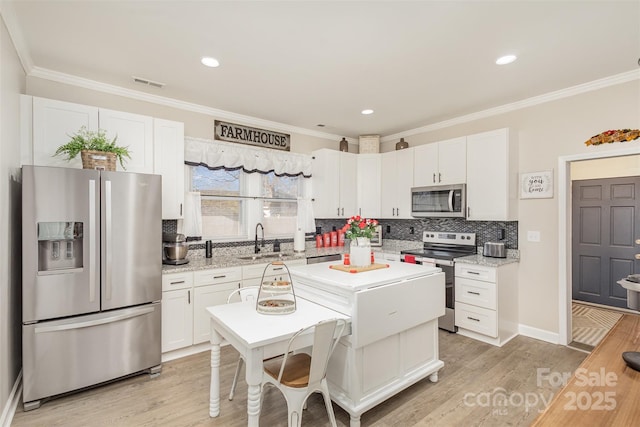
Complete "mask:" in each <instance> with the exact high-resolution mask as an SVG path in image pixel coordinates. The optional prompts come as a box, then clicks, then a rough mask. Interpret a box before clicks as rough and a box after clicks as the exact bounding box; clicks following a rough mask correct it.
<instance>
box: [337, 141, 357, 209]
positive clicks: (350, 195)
mask: <svg viewBox="0 0 640 427" xmlns="http://www.w3.org/2000/svg"><path fill="white" fill-rule="evenodd" d="M339 153H340V180H339V182H338V192H339V194H340V215H338V217H339V218H349V217H350V216H353V215H356V214H357V209H358V206H357V205H358V200H357V191H358V188H357V181H358V173H357V172H358V159H357V155H355V154H353V153H343V152H339Z"/></svg>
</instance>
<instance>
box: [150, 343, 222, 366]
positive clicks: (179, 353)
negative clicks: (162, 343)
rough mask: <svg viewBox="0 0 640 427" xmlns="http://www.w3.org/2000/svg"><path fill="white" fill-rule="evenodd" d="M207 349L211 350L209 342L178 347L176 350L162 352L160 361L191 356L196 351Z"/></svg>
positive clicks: (200, 351) (164, 361)
mask: <svg viewBox="0 0 640 427" xmlns="http://www.w3.org/2000/svg"><path fill="white" fill-rule="evenodd" d="M207 350H211V343H209V342H203V343H201V344H196V345H191V346H189V347H185V348H179V349H178V350H173V351H168V352H166V353H162V363H166V362H169V361H170V360H175V359H180V358H181V357H186V356H191V355H193V354H197V353H202V352H203V351H207Z"/></svg>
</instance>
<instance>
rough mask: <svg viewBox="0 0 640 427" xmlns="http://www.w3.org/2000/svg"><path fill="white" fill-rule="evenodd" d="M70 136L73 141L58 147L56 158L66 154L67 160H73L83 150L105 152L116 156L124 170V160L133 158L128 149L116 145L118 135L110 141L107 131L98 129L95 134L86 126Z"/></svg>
mask: <svg viewBox="0 0 640 427" xmlns="http://www.w3.org/2000/svg"><path fill="white" fill-rule="evenodd" d="M69 136H70V137H71V141H69V142H67V143H66V144H64V145H61V146H60V147H58V149H57V150H56V152H55V154H54V156H59V155H61V154H64V155H66V156H67V160H71V159H73V158H75V157H76V156H77V155H78V154H79V153H80V152H81V151H83V150H93V151H104V152H107V153H113V154H115V155H116V158H117V159H118V161H119V162H120V166H122V168H123V169H125V167H124V163H123V162H124V158H125V157H126V158H128V159H130V158H131V155H130V154H129V150H128V147H119V146H117V145H116V140H117V139H118V136H117V135H116V136H115V137H114V138H113V140H111V141H109V140H108V139H107V131H105V130H104V129H98V131H97V132H94V131H90V130H87V127H86V126H82V127H81V128H80V130H78V132H76V133H74V134H73V135H69Z"/></svg>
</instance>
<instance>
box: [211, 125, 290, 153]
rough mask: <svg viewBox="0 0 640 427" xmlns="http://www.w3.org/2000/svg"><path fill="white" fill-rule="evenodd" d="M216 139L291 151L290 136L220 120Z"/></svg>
mask: <svg viewBox="0 0 640 427" xmlns="http://www.w3.org/2000/svg"><path fill="white" fill-rule="evenodd" d="M215 139H217V140H220V141H229V142H237V143H240V144H248V145H253V146H256V147H264V148H273V149H276V150H284V151H289V150H290V149H291V136H290V135H289V134H286V133H280V132H272V131H270V130H264V129H257V128H252V127H249V126H242V125H237V124H234V123H227V122H221V121H220V120H216V121H215Z"/></svg>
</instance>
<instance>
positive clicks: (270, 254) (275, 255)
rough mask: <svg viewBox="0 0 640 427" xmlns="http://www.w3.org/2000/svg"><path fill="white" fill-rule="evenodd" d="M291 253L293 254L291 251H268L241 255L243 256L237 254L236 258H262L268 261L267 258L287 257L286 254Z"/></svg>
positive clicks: (289, 254)
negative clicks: (267, 252) (266, 252)
mask: <svg viewBox="0 0 640 427" xmlns="http://www.w3.org/2000/svg"><path fill="white" fill-rule="evenodd" d="M291 255H293V253H291V252H273V253H269V254H253V255H243V256H239V257H238V259H242V260H249V261H258V260H261V259H264V260H267V261H269V260H274V259H280V258H284V257H288V256H291Z"/></svg>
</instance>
